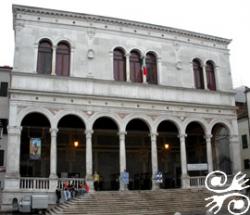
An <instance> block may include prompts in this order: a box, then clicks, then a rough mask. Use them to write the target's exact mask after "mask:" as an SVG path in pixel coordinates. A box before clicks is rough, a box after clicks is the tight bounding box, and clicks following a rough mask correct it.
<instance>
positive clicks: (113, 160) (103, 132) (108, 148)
mask: <svg viewBox="0 0 250 215" xmlns="http://www.w3.org/2000/svg"><path fill="white" fill-rule="evenodd" d="M93 130H94V134H93V142H92V144H93V170H94V172H96V173H97V174H98V175H99V181H96V182H95V183H94V187H95V190H119V172H120V168H119V136H118V126H117V124H116V123H115V122H114V121H113V119H111V118H109V117H101V118H98V119H97V120H96V121H95V123H94V125H93Z"/></svg>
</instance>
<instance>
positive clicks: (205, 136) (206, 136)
mask: <svg viewBox="0 0 250 215" xmlns="http://www.w3.org/2000/svg"><path fill="white" fill-rule="evenodd" d="M212 137H213V135H212V134H205V135H204V138H205V139H206V140H207V139H210V140H211V138H212Z"/></svg>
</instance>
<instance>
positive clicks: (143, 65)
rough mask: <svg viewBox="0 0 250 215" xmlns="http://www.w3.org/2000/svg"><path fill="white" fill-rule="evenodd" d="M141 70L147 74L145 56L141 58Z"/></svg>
mask: <svg viewBox="0 0 250 215" xmlns="http://www.w3.org/2000/svg"><path fill="white" fill-rule="evenodd" d="M142 72H143V75H145V76H147V75H148V70H147V65H146V57H144V58H143V59H142Z"/></svg>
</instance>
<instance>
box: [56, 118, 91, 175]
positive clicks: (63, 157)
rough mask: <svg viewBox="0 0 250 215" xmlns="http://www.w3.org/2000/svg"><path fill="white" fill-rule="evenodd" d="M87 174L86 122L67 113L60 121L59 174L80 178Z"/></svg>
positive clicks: (58, 134) (58, 136) (58, 144)
mask: <svg viewBox="0 0 250 215" xmlns="http://www.w3.org/2000/svg"><path fill="white" fill-rule="evenodd" d="M85 174H86V140H85V124H84V122H83V121H82V120H81V119H80V118H79V117H78V116H75V115H71V114H69V115H66V116H64V117H62V118H61V119H60V120H59V122H58V133H57V175H58V176H59V177H61V178H71V177H74V178H79V177H81V178H82V177H85Z"/></svg>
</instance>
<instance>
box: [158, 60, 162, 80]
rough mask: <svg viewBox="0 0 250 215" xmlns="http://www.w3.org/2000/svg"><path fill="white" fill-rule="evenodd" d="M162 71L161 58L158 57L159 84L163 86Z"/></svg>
mask: <svg viewBox="0 0 250 215" xmlns="http://www.w3.org/2000/svg"><path fill="white" fill-rule="evenodd" d="M161 70H162V66H161V58H160V57H158V58H157V84H161V74H162V73H161Z"/></svg>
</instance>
